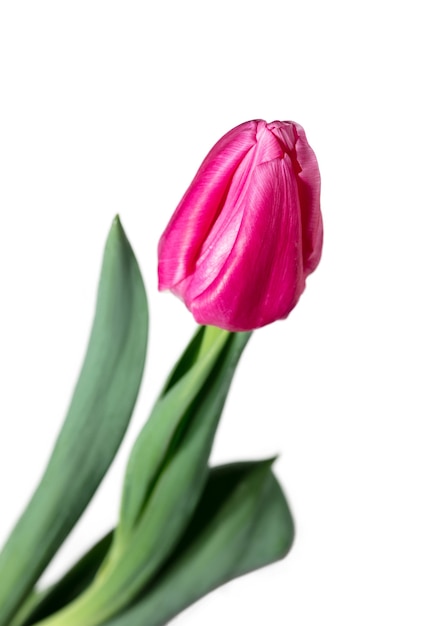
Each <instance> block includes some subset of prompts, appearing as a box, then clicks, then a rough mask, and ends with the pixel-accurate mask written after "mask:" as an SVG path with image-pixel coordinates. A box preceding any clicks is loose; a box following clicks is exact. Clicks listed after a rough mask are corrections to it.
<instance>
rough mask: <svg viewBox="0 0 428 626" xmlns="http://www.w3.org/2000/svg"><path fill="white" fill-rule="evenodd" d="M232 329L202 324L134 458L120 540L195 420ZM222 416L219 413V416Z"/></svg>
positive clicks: (125, 492) (118, 533)
mask: <svg viewBox="0 0 428 626" xmlns="http://www.w3.org/2000/svg"><path fill="white" fill-rule="evenodd" d="M228 338H229V333H227V332H225V331H223V330H220V329H218V328H214V327H206V326H203V327H200V328H199V329H198V331H197V333H196V335H195V336H194V338H193V339H192V340H191V342H190V344H189V346H188V348H187V349H186V350H185V352H184V354H183V355H182V357H181V358H180V360H179V361H178V363H177V365H176V366H175V368H174V370H173V372H172V374H171V376H170V378H169V381H168V382H167V384H166V386H165V388H164V390H163V391H162V393H161V395H160V398H159V399H158V400H157V402H156V404H155V406H154V408H153V410H152V413H151V415H150V417H149V419H148V420H147V422H146V424H145V425H144V428H143V429H142V431H141V433H140V434H139V436H138V438H137V440H136V442H135V444H134V446H133V448H132V451H131V454H130V457H129V460H128V464H127V469H126V474H125V481H124V488H123V493H122V505H121V513H120V521H119V526H118V529H117V531H116V535H115V543H121V544H123V543H125V542H126V541H127V540H128V539H129V538H130V536H131V535H132V533H133V531H134V529H135V526H136V525H137V524H138V522H139V519H140V518H141V516H142V514H143V511H144V506H145V505H146V503H147V502H148V499H149V497H150V495H151V493H152V491H153V489H154V485H155V484H156V481H157V480H158V479H159V477H160V475H161V474H162V472H163V470H164V469H165V467H166V465H167V464H168V463H169V461H170V459H171V458H172V456H173V455H174V451H175V449H176V448H177V447H178V445H179V440H180V436H181V439H182V434H183V432H184V430H185V428H186V425H187V424H188V423H189V422H190V421H191V420H192V419H193V417H194V416H193V414H192V413H191V411H190V409H191V406H192V404H193V403H194V402H195V399H196V398H197V396H198V395H199V394H200V393H201V390H202V389H203V388H204V386H205V385H206V383H207V379H208V377H209V376H210V374H211V372H212V370H213V367H214V366H215V364H216V362H217V360H218V357H219V354H220V352H221V350H222V348H224V346H225V343H226V341H227V340H228ZM218 416H219V414H218Z"/></svg>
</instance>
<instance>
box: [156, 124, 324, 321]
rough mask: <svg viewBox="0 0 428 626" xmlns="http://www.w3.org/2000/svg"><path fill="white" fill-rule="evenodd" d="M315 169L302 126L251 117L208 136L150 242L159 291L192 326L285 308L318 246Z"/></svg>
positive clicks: (314, 261)
mask: <svg viewBox="0 0 428 626" xmlns="http://www.w3.org/2000/svg"><path fill="white" fill-rule="evenodd" d="M322 237H323V230H322V219H321V212H320V175H319V169H318V164H317V160H316V157H315V154H314V152H313V150H312V148H311V147H310V146H309V144H308V142H307V140H306V135H305V132H304V130H303V128H302V127H301V126H300V125H299V124H296V123H295V122H271V123H270V124H268V123H266V122H265V121H263V120H253V121H249V122H245V123H244V124H241V125H240V126H237V127H236V128H234V129H232V130H231V131H230V132H228V133H227V134H226V135H225V136H224V137H222V138H221V139H220V141H218V142H217V143H216V145H215V146H214V147H213V148H212V150H211V151H210V152H209V154H208V155H207V157H206V158H205V160H204V161H203V163H202V165H201V167H200V168H199V170H198V172H197V174H196V176H195V178H194V179H193V182H192V183H191V184H190V187H189V188H188V190H187V191H186V193H185V194H184V197H183V199H182V200H181V202H180V204H179V205H178V207H177V209H176V210H175V212H174V214H173V216H172V218H171V220H170V222H169V224H168V226H167V227H166V230H165V231H164V233H163V235H162V237H161V239H160V242H159V249H158V253H159V267H158V273H159V289H161V290H164V289H170V290H171V291H172V292H173V293H174V294H176V295H177V296H178V297H180V298H181V299H182V300H183V301H184V303H185V304H186V306H187V307H188V309H189V310H190V311H191V312H192V314H193V316H194V318H195V319H196V321H197V322H198V323H199V324H209V325H213V326H218V327H220V328H224V329H226V330H230V331H246V330H252V329H255V328H258V327H260V326H264V325H266V324H269V323H271V322H273V321H275V320H278V319H283V318H285V317H287V316H288V314H289V313H290V311H291V310H292V309H293V308H294V307H295V306H296V304H297V302H298V300H299V298H300V296H301V294H302V292H303V290H304V288H305V280H306V277H307V276H308V275H309V274H310V273H311V272H313V271H314V269H315V268H316V267H317V265H318V263H319V260H320V257H321V248H322Z"/></svg>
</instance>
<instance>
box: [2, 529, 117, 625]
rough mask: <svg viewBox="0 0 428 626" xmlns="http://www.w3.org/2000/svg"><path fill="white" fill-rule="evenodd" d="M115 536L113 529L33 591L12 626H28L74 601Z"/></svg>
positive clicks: (89, 579)
mask: <svg viewBox="0 0 428 626" xmlns="http://www.w3.org/2000/svg"><path fill="white" fill-rule="evenodd" d="M112 540H113V532H110V533H108V534H107V535H106V536H105V537H103V538H102V539H101V540H100V541H98V543H96V544H95V545H94V546H93V547H92V548H91V549H90V550H89V552H87V553H86V554H85V555H84V556H82V558H81V559H80V560H79V561H78V562H77V563H76V564H75V565H74V566H73V567H72V568H71V569H70V570H69V571H68V572H67V573H66V574H65V575H64V576H63V577H62V578H61V579H60V580H59V581H58V582H57V583H55V584H53V585H51V586H50V587H48V588H47V589H44V590H43V591H34V592H33V593H32V594H31V596H29V597H28V599H27V601H26V602H25V604H24V605H23V607H22V608H21V609H20V610H19V611H18V613H17V614H16V615H15V617H14V619H13V620H12V623H11V625H10V626H29V625H30V624H34V623H35V622H37V621H39V620H42V619H44V618H45V617H48V616H49V615H51V614H52V613H55V612H56V611H59V610H60V609H62V608H63V607H64V606H65V605H66V604H69V603H70V602H72V601H73V600H74V599H75V598H77V596H78V595H79V594H80V593H82V592H83V591H84V590H85V589H86V588H87V587H88V586H89V585H90V584H91V582H92V581H93V579H94V578H95V575H96V573H97V572H98V570H99V568H100V565H101V563H102V562H103V561H104V559H105V557H106V555H107V553H108V551H109V549H110V546H111V543H112Z"/></svg>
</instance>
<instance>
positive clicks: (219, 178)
mask: <svg viewBox="0 0 428 626" xmlns="http://www.w3.org/2000/svg"><path fill="white" fill-rule="evenodd" d="M256 128H257V122H246V123H244V124H241V125H240V126H238V127H236V128H234V129H233V130H231V131H230V132H229V133H227V134H226V135H225V136H224V137H223V138H222V139H220V141H219V142H217V144H216V145H215V146H214V147H213V149H212V150H211V151H210V152H209V154H208V155H207V157H206V158H205V160H204V161H203V163H202V165H201V167H200V168H199V170H198V172H197V174H196V176H195V178H194V179H193V182H192V183H191V185H190V186H189V188H188V190H187V191H186V193H185V195H184V197H183V199H182V200H181V202H180V204H179V205H178V207H177V209H176V211H175V212H174V214H173V216H172V218H171V220H170V222H169V224H168V226H167V228H166V230H165V232H164V233H163V235H162V237H161V240H160V242H159V249H158V254H159V289H161V290H163V289H173V288H174V293H176V294H177V295H179V296H181V290H180V288H179V286H178V283H179V282H180V281H182V280H183V279H184V278H186V277H187V276H188V275H189V274H190V273H192V272H193V270H194V267H195V263H196V260H197V258H198V256H199V251H200V249H201V247H202V245H203V243H204V241H205V240H206V238H207V236H208V233H209V232H210V230H211V227H212V225H213V223H214V221H215V219H216V218H217V216H218V214H219V212H220V211H221V208H222V205H223V202H224V199H225V197H226V195H227V192H228V189H229V187H230V184H231V180H232V177H233V174H234V172H235V170H236V168H237V167H238V166H239V164H240V163H241V162H242V160H243V158H244V157H245V155H246V154H247V152H248V151H249V150H250V149H251V147H252V146H254V145H255V143H256Z"/></svg>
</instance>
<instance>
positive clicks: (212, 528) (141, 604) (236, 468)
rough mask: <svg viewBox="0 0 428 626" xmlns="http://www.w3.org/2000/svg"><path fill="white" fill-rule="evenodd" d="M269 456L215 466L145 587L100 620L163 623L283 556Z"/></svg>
mask: <svg viewBox="0 0 428 626" xmlns="http://www.w3.org/2000/svg"><path fill="white" fill-rule="evenodd" d="M270 465H271V461H264V462H258V463H257V462H256V463H239V464H233V465H228V466H222V467H219V468H215V469H214V470H212V471H211V474H210V479H209V481H208V484H207V486H206V489H205V492H204V495H203V497H202V498H201V501H200V503H199V506H198V509H197V511H196V513H195V516H194V518H193V520H192V522H191V524H190V526H189V528H188V530H187V532H186V534H185V535H184V537H183V539H182V541H181V542H180V544H179V545H178V547H177V549H176V551H175V553H174V554H173V555H172V557H171V559H170V560H169V561H168V562H167V563H166V565H165V566H164V567H163V569H162V570H161V572H160V573H159V574H158V576H157V577H156V578H155V580H154V581H153V582H152V583H151V585H150V587H149V589H147V590H146V592H145V593H143V595H142V596H141V597H140V598H139V599H138V600H137V601H136V602H135V603H134V604H133V606H131V607H130V608H128V609H125V610H124V611H123V612H122V613H121V614H119V615H118V616H117V617H116V618H114V619H111V620H109V621H107V622H105V623H104V626H141V625H142V624H144V626H163V625H164V624H166V623H167V622H168V621H169V620H171V619H172V618H173V617H174V616H176V615H177V614H178V613H180V612H181V611H183V610H184V609H185V608H186V607H188V606H189V605H191V604H192V603H194V602H195V601H197V600H198V599H200V598H201V597H202V596H204V595H206V594H207V593H209V592H210V591H212V590H213V589H215V588H216V587H218V586H220V585H222V584H224V583H226V582H228V581H230V580H232V579H233V578H236V577H237V576H241V575H243V574H246V573H248V572H250V571H253V570H255V569H258V568H260V567H263V566H265V565H268V564H270V563H272V562H274V561H276V560H278V559H281V558H283V557H284V556H285V555H286V554H287V552H288V551H289V549H290V547H291V544H292V542H293V538H294V526H293V521H292V518H291V514H290V510H289V508H288V505H287V502H286V500H285V497H284V495H283V493H282V491H281V488H280V486H279V484H278V482H277V480H276V479H275V477H274V475H273V474H272V472H271V470H270Z"/></svg>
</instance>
